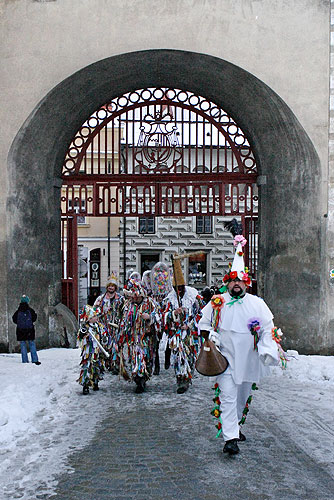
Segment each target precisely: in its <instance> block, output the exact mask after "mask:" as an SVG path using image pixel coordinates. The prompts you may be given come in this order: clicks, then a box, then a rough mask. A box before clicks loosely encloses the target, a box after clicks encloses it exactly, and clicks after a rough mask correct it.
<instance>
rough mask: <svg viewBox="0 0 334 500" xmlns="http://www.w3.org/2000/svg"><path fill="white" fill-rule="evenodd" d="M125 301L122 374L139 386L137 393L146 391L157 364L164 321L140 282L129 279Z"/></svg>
mask: <svg viewBox="0 0 334 500" xmlns="http://www.w3.org/2000/svg"><path fill="white" fill-rule="evenodd" d="M124 296H125V302H124V307H123V314H122V319H121V322H120V346H121V353H120V354H121V360H120V373H121V375H122V376H123V377H124V378H125V379H126V380H133V381H134V382H135V383H136V390H135V392H136V393H142V392H144V390H145V385H146V381H147V380H148V379H149V378H150V376H151V373H152V365H153V351H154V342H153V336H154V335H155V331H156V330H157V329H159V328H160V323H161V318H160V314H159V311H158V310H157V308H156V304H155V302H154V301H153V300H152V298H151V297H147V294H146V290H145V288H144V287H143V284H142V283H141V282H140V281H137V280H134V279H129V280H128V282H127V285H126V288H124Z"/></svg>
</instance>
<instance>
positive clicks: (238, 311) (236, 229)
mask: <svg viewBox="0 0 334 500" xmlns="http://www.w3.org/2000/svg"><path fill="white" fill-rule="evenodd" d="M225 227H227V228H228V229H230V230H231V232H232V234H233V235H234V236H235V238H234V245H235V246H236V252H235V256H234V260H233V264H232V267H231V268H230V271H229V272H228V273H227V274H226V275H225V276H224V278H223V285H224V286H223V288H222V289H220V291H221V292H222V294H221V295H214V296H213V297H212V298H211V301H210V302H209V303H208V304H207V305H206V306H205V307H204V309H203V310H202V314H203V316H202V318H201V320H200V322H199V328H200V330H201V334H202V335H203V337H204V338H209V340H211V341H213V342H214V344H216V346H217V347H218V349H219V350H220V352H221V353H222V354H223V356H224V357H225V358H226V359H227V361H228V366H227V369H226V370H225V371H224V373H222V374H221V375H219V376H217V378H216V384H215V386H214V391H215V398H214V402H215V407H214V409H213V410H212V412H211V413H212V415H213V416H214V417H216V418H217V419H218V423H217V425H216V427H217V429H218V434H217V437H218V436H219V435H220V433H222V435H223V438H224V440H225V446H224V449H223V451H224V452H225V453H229V454H230V455H235V454H237V453H239V447H238V441H244V440H245V439H246V438H245V436H244V435H243V434H242V433H241V432H240V427H239V424H243V423H244V422H245V419H246V416H247V413H248V407H249V404H250V402H251V398H252V396H251V390H252V388H253V389H257V387H256V383H258V382H259V380H260V378H261V377H262V376H263V375H265V374H268V371H269V368H268V366H267V365H277V364H278V363H279V359H280V357H281V356H280V354H279V349H278V343H279V340H278V342H277V340H275V339H274V338H273V337H274V335H275V333H274V323H273V314H272V312H271V311H270V309H269V308H268V306H267V305H266V304H265V302H264V300H263V299H261V298H260V297H257V296H255V295H250V294H248V293H247V287H248V286H250V285H251V279H250V276H249V275H248V270H247V269H245V265H244V258H243V246H244V245H245V244H246V240H245V238H244V237H243V236H242V235H241V234H240V233H241V231H242V227H241V225H240V224H239V223H238V222H237V221H236V219H234V220H233V221H232V222H230V223H227V224H226V226H225ZM276 334H277V329H276ZM276 337H277V335H276ZM207 350H210V349H207ZM201 373H202V372H201Z"/></svg>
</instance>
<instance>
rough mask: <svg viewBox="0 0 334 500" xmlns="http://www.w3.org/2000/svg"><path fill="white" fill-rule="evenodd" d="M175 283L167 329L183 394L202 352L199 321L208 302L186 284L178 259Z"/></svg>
mask: <svg viewBox="0 0 334 500" xmlns="http://www.w3.org/2000/svg"><path fill="white" fill-rule="evenodd" d="M174 283H175V285H174V290H172V291H171V292H170V293H169V294H168V295H167V297H166V300H165V303H164V330H165V332H166V333H167V335H168V347H169V349H170V350H171V354H172V364H173V365H174V370H175V375H176V383H177V393H178V394H182V393H184V392H186V391H187V390H188V388H189V385H190V383H191V380H192V375H193V371H194V366H195V361H196V359H197V355H198V352H199V347H200V346H199V340H200V339H199V335H198V321H199V319H200V317H201V308H202V307H203V306H204V303H203V299H202V297H201V296H200V295H199V294H198V292H197V290H196V289H195V288H193V287H190V286H185V281H184V277H183V274H182V270H181V264H180V260H176V261H175V262H174ZM165 367H166V368H167V366H166V364H165Z"/></svg>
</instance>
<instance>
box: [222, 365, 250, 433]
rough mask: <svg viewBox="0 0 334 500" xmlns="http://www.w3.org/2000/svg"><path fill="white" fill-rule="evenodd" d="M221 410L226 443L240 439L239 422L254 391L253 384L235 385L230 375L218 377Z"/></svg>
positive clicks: (225, 374) (224, 374) (223, 374)
mask: <svg viewBox="0 0 334 500" xmlns="http://www.w3.org/2000/svg"><path fill="white" fill-rule="evenodd" d="M216 380H217V382H218V384H219V388H220V391H221V392H220V395H219V399H220V402H221V404H220V410H221V412H222V413H221V419H222V428H223V429H222V430H223V437H224V439H225V441H229V440H230V439H236V438H238V437H239V421H240V419H241V417H242V413H243V411H244V408H245V405H246V402H247V399H248V397H249V395H250V393H251V390H252V382H243V383H242V384H235V383H234V381H233V378H232V375H231V374H230V373H222V375H218V377H217V379H216Z"/></svg>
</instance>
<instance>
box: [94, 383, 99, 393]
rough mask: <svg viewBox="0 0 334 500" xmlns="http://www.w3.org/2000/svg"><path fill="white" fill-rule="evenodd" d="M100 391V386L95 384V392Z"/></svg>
mask: <svg viewBox="0 0 334 500" xmlns="http://www.w3.org/2000/svg"><path fill="white" fill-rule="evenodd" d="M99 390H100V388H99V384H98V383H97V382H95V384H94V385H93V391H99Z"/></svg>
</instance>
